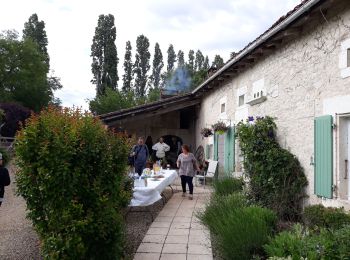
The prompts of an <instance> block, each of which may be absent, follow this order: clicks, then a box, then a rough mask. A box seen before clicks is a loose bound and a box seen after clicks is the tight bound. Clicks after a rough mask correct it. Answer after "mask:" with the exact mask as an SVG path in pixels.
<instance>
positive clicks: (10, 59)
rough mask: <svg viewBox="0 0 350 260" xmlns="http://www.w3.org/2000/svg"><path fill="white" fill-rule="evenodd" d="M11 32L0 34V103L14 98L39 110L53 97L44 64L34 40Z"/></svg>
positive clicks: (11, 100) (45, 64) (26, 105)
mask: <svg viewBox="0 0 350 260" xmlns="http://www.w3.org/2000/svg"><path fill="white" fill-rule="evenodd" d="M14 35H16V33H15V32H12V33H11V34H10V35H9V36H8V37H7V35H2V36H0V52H1V55H0V102H13V101H16V102H18V103H20V104H22V105H23V106H25V107H27V108H30V109H33V110H34V111H39V110H40V109H42V108H43V107H45V106H47V105H48V104H49V103H50V102H51V101H53V99H54V97H53V91H54V89H52V88H51V87H50V85H49V84H48V79H47V71H48V68H47V63H46V62H45V61H44V60H45V57H44V56H43V54H42V53H41V52H40V51H39V50H38V48H37V44H36V43H34V42H33V41H32V40H31V39H25V40H23V41H20V40H18V35H17V36H14Z"/></svg>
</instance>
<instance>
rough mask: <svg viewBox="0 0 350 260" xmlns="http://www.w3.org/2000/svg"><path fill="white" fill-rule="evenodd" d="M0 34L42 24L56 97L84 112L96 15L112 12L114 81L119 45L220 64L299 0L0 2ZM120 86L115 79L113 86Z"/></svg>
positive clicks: (89, 86)
mask: <svg viewBox="0 0 350 260" xmlns="http://www.w3.org/2000/svg"><path fill="white" fill-rule="evenodd" d="M0 3H1V8H0V31H2V30H8V29H15V30H17V31H18V32H20V34H21V33H22V30H23V24H24V22H26V21H27V20H28V18H29V16H30V15H31V14H33V13H37V14H38V16H39V20H44V21H45V24H46V32H47V36H48V40H49V45H48V51H49V55H50V66H51V69H52V70H54V75H55V76H58V77H60V78H61V82H62V84H63V86H64V88H63V89H62V90H60V91H58V92H56V95H57V96H58V97H59V98H61V100H62V102H63V105H65V106H72V105H76V106H82V107H83V108H86V109H87V108H88V105H87V102H86V99H88V98H90V99H91V98H93V97H94V96H95V87H94V86H93V85H92V84H91V83H90V80H91V78H92V74H91V57H90V47H91V43H92V38H93V35H94V31H95V27H96V25H97V19H98V16H99V15H100V14H113V15H114V17H115V23H116V28H117V41H116V44H117V50H118V57H119V71H118V73H119V77H120V78H121V77H122V75H123V68H122V66H121V65H122V63H123V61H124V50H125V42H126V41H127V40H130V41H131V43H132V47H133V56H134V55H135V52H134V50H135V42H136V38H137V36H138V35H140V34H144V35H145V36H147V37H148V38H149V40H150V51H151V53H153V49H154V44H155V43H156V42H158V43H159V44H160V47H161V49H162V52H163V57H164V61H166V50H167V48H168V46H169V44H171V43H172V44H173V45H174V47H175V51H176V52H177V51H178V50H179V49H181V50H183V51H185V56H186V57H187V52H188V50H189V49H194V50H197V49H200V50H201V51H202V52H203V54H204V55H208V56H209V59H210V62H211V61H212V60H213V58H214V55H215V54H220V55H221V56H222V57H223V58H224V60H225V61H226V60H227V59H228V58H229V55H230V52H232V51H238V50H240V49H242V48H243V47H244V46H245V45H246V44H247V43H249V42H250V41H252V40H254V39H255V38H256V37H257V36H258V35H260V34H261V33H262V32H264V31H265V30H266V29H267V28H268V27H270V25H272V23H274V22H275V21H276V20H277V19H278V18H279V17H280V16H282V15H284V14H285V13H286V12H288V11H289V10H290V9H292V8H293V7H294V6H295V5H297V4H298V3H300V0H176V1H175V0H172V1H171V0H95V1H91V0H11V1H5V0H0ZM121 85H122V82H121V81H119V86H121Z"/></svg>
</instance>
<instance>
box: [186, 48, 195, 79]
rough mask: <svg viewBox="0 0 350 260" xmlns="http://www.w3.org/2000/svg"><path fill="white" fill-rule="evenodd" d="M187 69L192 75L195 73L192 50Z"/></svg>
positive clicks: (189, 53)
mask: <svg viewBox="0 0 350 260" xmlns="http://www.w3.org/2000/svg"><path fill="white" fill-rule="evenodd" d="M187 68H188V70H189V71H190V73H191V74H193V72H194V50H190V51H189V52H188V63H187Z"/></svg>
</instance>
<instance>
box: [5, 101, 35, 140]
mask: <svg viewBox="0 0 350 260" xmlns="http://www.w3.org/2000/svg"><path fill="white" fill-rule="evenodd" d="M0 110H3V111H4V114H5V116H4V120H3V121H4V123H5V124H4V126H3V127H2V128H1V133H0V134H1V135H2V136H6V137H14V136H15V135H16V132H17V131H18V130H19V129H20V124H23V123H24V121H25V120H26V119H27V118H28V117H30V110H29V109H28V108H26V107H24V106H22V105H19V104H16V103H1V104H0ZM0 124H1V120H0Z"/></svg>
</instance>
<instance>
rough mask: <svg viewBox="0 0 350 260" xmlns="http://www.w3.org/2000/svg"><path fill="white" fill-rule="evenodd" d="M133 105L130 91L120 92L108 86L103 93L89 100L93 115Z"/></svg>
mask: <svg viewBox="0 0 350 260" xmlns="http://www.w3.org/2000/svg"><path fill="white" fill-rule="evenodd" d="M134 105H135V102H134V99H133V94H132V92H121V91H119V90H118V89H117V90H114V89H111V88H109V87H107V88H106V91H105V93H104V94H103V95H99V96H96V97H95V98H94V99H92V100H90V101H89V108H90V111H91V112H92V113H94V114H95V115H101V114H105V113H109V112H113V111H117V110H120V109H123V108H129V107H132V106H134Z"/></svg>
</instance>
